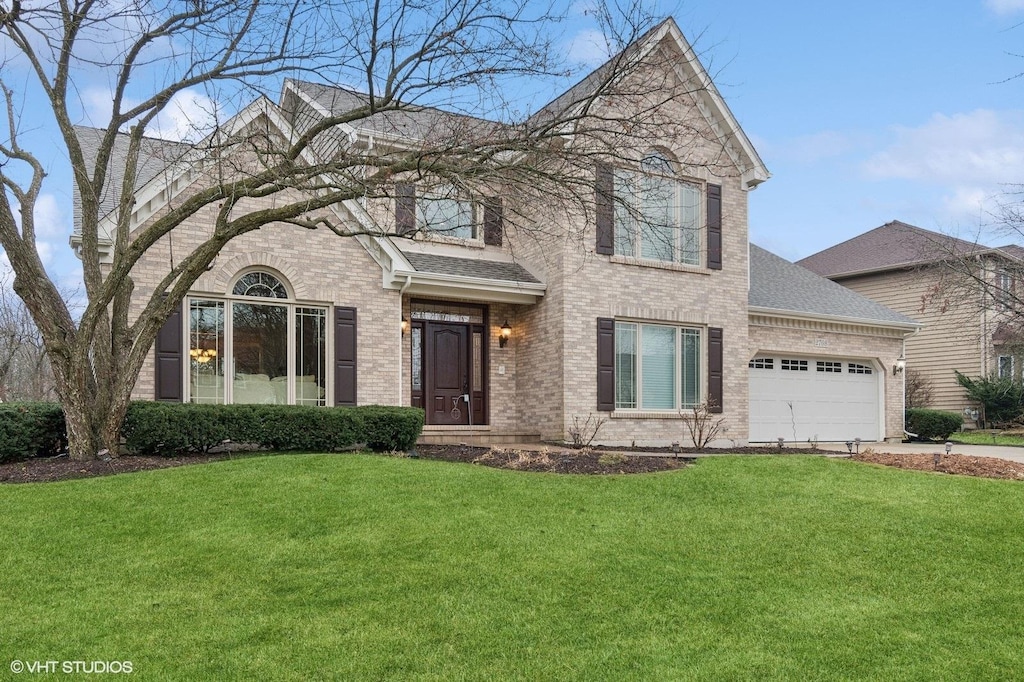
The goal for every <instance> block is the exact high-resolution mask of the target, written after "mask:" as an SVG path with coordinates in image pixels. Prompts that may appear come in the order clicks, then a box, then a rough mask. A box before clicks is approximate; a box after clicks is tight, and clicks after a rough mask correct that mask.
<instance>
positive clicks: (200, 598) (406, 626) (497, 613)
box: [0, 455, 1024, 680]
mask: <svg viewBox="0 0 1024 682" xmlns="http://www.w3.org/2000/svg"><path fill="white" fill-rule="evenodd" d="M0 514H2V516H0V518H2V519H3V521H2V527H0V547H2V548H3V551H2V552H0V633H2V637H0V659H2V660H0V669H2V670H6V669H7V667H8V665H9V663H10V662H11V661H13V660H18V661H24V660H28V661H48V660H56V661H77V660H85V661H97V660H98V661H125V660H128V661H131V662H132V666H133V670H134V673H133V674H132V677H134V678H139V679H159V680H175V679H188V680H207V679H209V680H213V679H216V680H231V679H239V680H250V679H274V680H280V679H293V680H309V679H401V680H404V679H432V680H448V679H481V680H484V679H487V680H489V679H528V680H537V679H557V680H562V679H581V680H594V679H608V680H624V679H638V678H639V679H654V680H668V679H709V680H718V679H737V678H739V679H758V680H761V679H830V678H831V679H887V680H888V679H970V680H979V679H1008V678H1011V677H1013V676H1015V675H1018V674H1019V673H1020V671H1021V670H1022V669H1024V619H1022V618H1021V617H1020V614H1021V613H1022V612H1024V586H1022V580H1021V576H1022V575H1024V533H1022V532H1021V519H1022V518H1024V488H1022V487H1021V484H1020V483H1015V482H1007V481H991V480H979V479H970V478H961V477H952V476H945V475H939V474H927V473H916V472H905V471H895V470H892V469H883V468H878V467H873V466H869V465H864V464H859V463H855V462H850V461H842V460H831V459H824V458H815V457H799V456H787V457H747V458H739V457H736V458H728V457H712V458H707V459H704V460H702V461H700V463H699V464H697V465H696V466H694V467H691V468H688V469H684V470H680V471H675V472H669V473H663V474H652V475H642V476H614V477H601V476H598V477H574V476H556V475H548V474H528V473H517V472H509V471H500V470H495V469H487V468H483V467H477V466H471V465H460V464H449V463H444V462H432V461H425V460H409V459H397V458H387V457H370V456H362V455H333V456H328V455H310V456H306V455H302V456H299V455H294V456H280V457H260V458H251V459H244V460H236V461H226V462H218V463H214V464H208V465H202V466H195V467H184V468H179V469H169V470H162V471H152V472H145V473H138V474H128V475H123V476H116V477H110V478H96V479H88V480H80V481H67V482H63V483H54V484H31V485H20V486H3V487H0Z"/></svg>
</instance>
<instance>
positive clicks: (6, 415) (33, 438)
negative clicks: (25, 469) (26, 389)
mask: <svg viewBox="0 0 1024 682" xmlns="http://www.w3.org/2000/svg"><path fill="white" fill-rule="evenodd" d="M67 446H68V437H67V429H66V427H65V425H64V410H62V409H61V407H60V405H59V404H57V403H0V462H9V461H13V460H16V459H25V458H28V457H52V456H54V455H57V454H60V453H61V452H64V451H65V450H66V449H67Z"/></svg>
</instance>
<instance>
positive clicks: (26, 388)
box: [0, 276, 56, 402]
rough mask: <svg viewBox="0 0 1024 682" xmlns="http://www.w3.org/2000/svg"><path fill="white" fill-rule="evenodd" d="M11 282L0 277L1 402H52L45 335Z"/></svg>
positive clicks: (51, 383) (52, 392)
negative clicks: (11, 285)
mask: <svg viewBox="0 0 1024 682" xmlns="http://www.w3.org/2000/svg"><path fill="white" fill-rule="evenodd" d="M9 280H10V277H9V276H5V277H0V402H7V401H11V400H53V399H54V398H55V397H56V393H55V391H54V383H53V372H52V371H51V370H50V362H49V359H48V358H47V357H46V350H45V348H44V347H43V338H42V335H41V334H40V333H39V328H38V327H37V326H36V324H35V322H33V321H32V316H31V315H30V314H29V312H28V309H27V308H26V307H25V304H24V303H22V301H21V299H20V298H18V297H17V296H15V295H14V293H13V292H12V291H11V290H10V286H9V285H10V281H9Z"/></svg>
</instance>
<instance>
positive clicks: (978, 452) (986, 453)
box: [818, 443, 1024, 462]
mask: <svg viewBox="0 0 1024 682" xmlns="http://www.w3.org/2000/svg"><path fill="white" fill-rule="evenodd" d="M818 447H819V448H821V449H822V450H835V451H837V452H846V446H845V445H844V444H842V443H820V444H819V445H818ZM860 447H861V450H865V449H867V448H871V449H872V450H874V451H875V452H889V453H892V454H894V455H898V454H904V453H906V454H934V453H936V452H939V453H945V452H946V446H945V445H944V444H942V443H862V444H861V446H860ZM950 452H951V453H952V454H954V455H973V456H975V457H998V458H999V459H1008V460H1010V461H1012V462H1024V447H1012V446H1006V445H964V444H962V443H953V449H952V450H950Z"/></svg>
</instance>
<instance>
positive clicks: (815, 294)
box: [748, 244, 920, 328]
mask: <svg viewBox="0 0 1024 682" xmlns="http://www.w3.org/2000/svg"><path fill="white" fill-rule="evenodd" d="M748 302H749V305H750V308H751V310H753V309H755V308H756V309H758V310H759V311H762V312H783V313H796V314H799V315H801V316H813V317H825V318H830V319H842V320H847V321H860V322H864V323H868V324H875V325H877V324H881V325H887V326H895V327H904V328H916V327H919V326H920V324H919V323H918V322H916V321H915V320H912V319H911V318H909V317H907V316H906V315H902V314H900V313H897V312H896V311H894V310H890V309H889V308H886V307H885V306H884V305H881V304H879V303H875V302H874V301H871V300H868V299H866V298H864V297H863V296H861V295H860V294H857V293H854V292H853V291H851V290H850V289H847V288H846V287H844V286H842V285H841V284H836V283H835V282H833V281H831V280H828V279H825V278H824V277H821V276H820V275H816V274H815V273H813V272H811V271H810V270H807V269H806V268H803V267H800V266H799V265H797V264H795V263H790V262H789V261H788V260H786V259H784V258H780V257H779V256H776V255H775V254H774V253H771V252H769V251H765V250H764V249H762V248H761V247H759V246H757V245H755V244H751V245H750V291H749V294H748Z"/></svg>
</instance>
